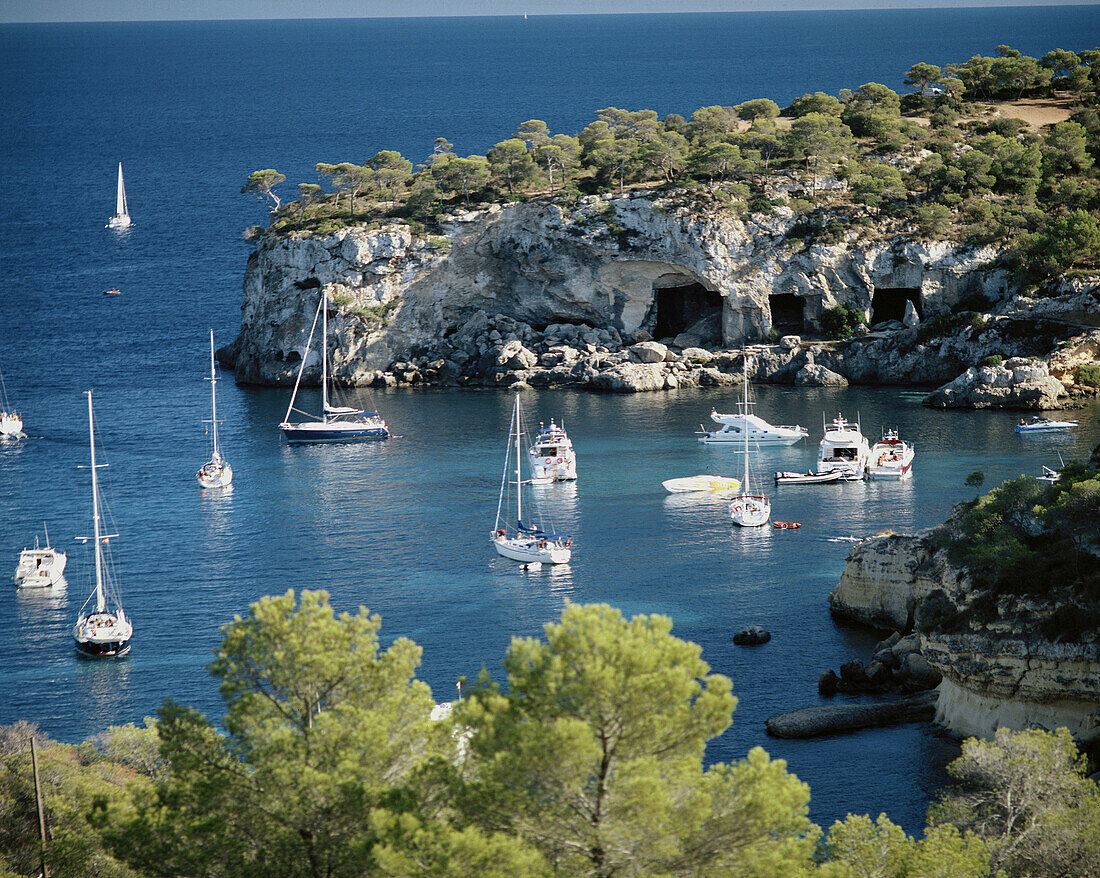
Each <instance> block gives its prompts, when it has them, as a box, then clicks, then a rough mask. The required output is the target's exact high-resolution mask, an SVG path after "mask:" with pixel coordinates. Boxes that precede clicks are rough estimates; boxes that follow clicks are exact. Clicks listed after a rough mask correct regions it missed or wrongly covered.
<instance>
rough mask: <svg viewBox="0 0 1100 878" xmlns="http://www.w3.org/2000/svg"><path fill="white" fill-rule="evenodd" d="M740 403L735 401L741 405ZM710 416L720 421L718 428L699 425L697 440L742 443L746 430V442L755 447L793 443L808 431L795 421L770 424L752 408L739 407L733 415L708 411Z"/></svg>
mask: <svg viewBox="0 0 1100 878" xmlns="http://www.w3.org/2000/svg"><path fill="white" fill-rule="evenodd" d="M742 406H743V404H742V403H738V407H739V408H741V407H742ZM710 419H711V420H712V421H714V422H715V423H716V424H721V425H722V429H721V430H705V429H703V425H702V424H700V425H699V433H700V434H701V435H700V437H699V441H700V442H702V443H704V444H706V445H722V444H728V443H737V444H741V443H743V442H744V439H745V433H748V439H749V442H751V443H753V444H754V445H756V446H757V447H760V446H766V445H794V443H795V442H798V441H800V440H802V439H805V438H806V437H807V436H809V435H810V431H809V430H807V429H806V428H805V427H800V426H798V425H797V424H795V425H783V426H775V425H774V424H769V423H768V422H767V421H765V420H764V419H763V418H761V417H759V416H758V415H754V414H752V413H751V412H746V411H740V412H738V413H737V414H734V415H723V414H721V413H719V412H717V411H711V413H710Z"/></svg>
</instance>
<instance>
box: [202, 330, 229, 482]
mask: <svg viewBox="0 0 1100 878" xmlns="http://www.w3.org/2000/svg"><path fill="white" fill-rule="evenodd" d="M206 380H207V381H209V382H210V434H211V435H212V436H213V437H214V450H213V453H212V454H211V455H210V460H208V461H207V462H206V463H204V464H203V465H202V467H200V468H199V471H198V472H197V473H195V478H197V479H198V480H199V484H200V485H202V486H203V487H204V488H228V487H229V485H230V484H231V483H232V481H233V467H231V466H230V465H229V461H228V460H226V459H225V458H224V457H222V455H221V451H220V450H219V448H218V394H217V392H216V391H215V389H214V388H215V386H216V385H217V383H218V376H217V374H216V373H215V372H214V330H213V329H211V330H210V377H209V378H207V379H206Z"/></svg>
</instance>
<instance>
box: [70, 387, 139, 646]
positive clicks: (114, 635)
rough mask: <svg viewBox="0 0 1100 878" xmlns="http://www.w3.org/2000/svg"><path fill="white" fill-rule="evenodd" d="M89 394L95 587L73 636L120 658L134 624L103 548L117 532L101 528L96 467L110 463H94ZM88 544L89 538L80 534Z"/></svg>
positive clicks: (88, 393)
mask: <svg viewBox="0 0 1100 878" xmlns="http://www.w3.org/2000/svg"><path fill="white" fill-rule="evenodd" d="M85 393H86V394H87V397H88V440H89V444H90V446H91V456H92V465H91V470H92V537H91V538H90V539H91V540H92V544H93V546H94V554H95V588H94V589H93V590H92V593H91V594H90V595H89V596H88V599H87V600H86V601H84V605H83V606H82V607H81V608H80V614H79V615H78V616H77V619H76V624H75V625H74V626H73V639H74V640H75V641H76V648H77V650H78V651H79V652H81V653H82V654H84V655H87V656H91V657H92V658H117V657H118V656H123V655H126V653H128V652H129V651H130V638H131V637H133V635H134V626H133V624H132V623H131V622H130V620H129V619H127V618H126V613H125V612H124V611H123V609H122V601H121V600H120V599H119V596H118V589H117V587H116V586H115V579H114V575H113V567H114V565H113V564H112V563H111V558H110V557H109V556H108V554H107V552H106V551H105V548H104V547H108V548H109V546H110V540H111V539H112V538H113V537H117V536H118V534H105V533H103V532H102V530H101V528H100V515H99V477H98V476H97V475H96V470H97V469H100V468H102V467H105V466H107V464H105V463H101V464H97V463H96V462H95V426H94V423H93V418H92V392H91V391H90V390H88V391H85ZM79 539H81V540H83V541H84V542H85V543H86V542H87V541H88V539H89V537H79Z"/></svg>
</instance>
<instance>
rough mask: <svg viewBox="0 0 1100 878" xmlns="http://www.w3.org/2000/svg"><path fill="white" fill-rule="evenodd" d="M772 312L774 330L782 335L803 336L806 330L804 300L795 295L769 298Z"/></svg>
mask: <svg viewBox="0 0 1100 878" xmlns="http://www.w3.org/2000/svg"><path fill="white" fill-rule="evenodd" d="M768 307H770V308H771V312H772V329H774V330H775V331H776V332H778V333H779V334H780V335H801V334H802V332H803V331H804V330H805V328H806V322H805V316H804V312H803V308H802V299H801V298H800V297H798V296H796V295H795V294H794V293H776V294H775V295H774V296H768Z"/></svg>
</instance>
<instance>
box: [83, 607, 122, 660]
mask: <svg viewBox="0 0 1100 878" xmlns="http://www.w3.org/2000/svg"><path fill="white" fill-rule="evenodd" d="M133 636H134V626H133V625H131V624H130V622H129V620H128V619H127V618H126V617H125V616H124V615H123V614H122V613H121V612H119V614H118V615H117V616H116V615H115V614H114V613H109V612H102V613H91V614H90V615H87V616H81V617H80V618H79V619H77V620H76V624H75V625H74V626H73V639H74V640H75V641H76V648H77V649H78V650H79V651H80V652H81V653H83V654H84V655H87V656H91V657H93V658H116V657H118V656H123V655H126V654H127V653H128V652H129V651H130V638H131V637H133Z"/></svg>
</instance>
